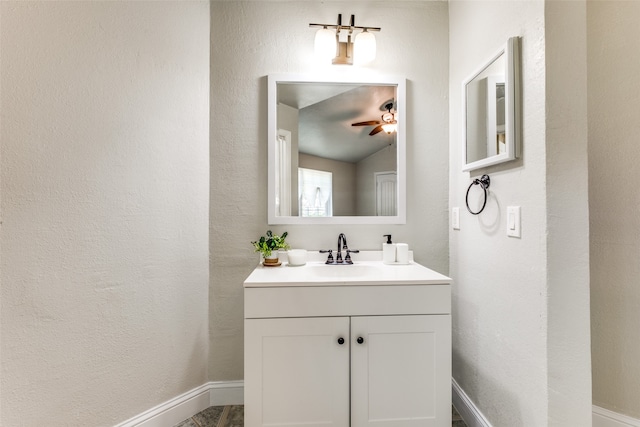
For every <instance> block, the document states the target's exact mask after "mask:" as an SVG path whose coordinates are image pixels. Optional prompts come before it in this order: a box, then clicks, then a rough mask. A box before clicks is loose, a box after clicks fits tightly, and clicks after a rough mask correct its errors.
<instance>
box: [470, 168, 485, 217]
mask: <svg viewBox="0 0 640 427" xmlns="http://www.w3.org/2000/svg"><path fill="white" fill-rule="evenodd" d="M490 184H491V179H490V178H489V175H482V176H481V177H480V178H476V179H474V180H473V181H472V182H471V184H469V188H467V196H466V197H465V201H466V203H467V210H468V211H469V213H470V214H471V215H478V214H479V213H480V212H482V211H483V210H484V207H485V206H486V205H487V188H489V185H490ZM474 185H480V186H481V187H482V189H483V190H484V202H483V203H482V207H481V208H480V210H479V211H478V212H473V211H472V210H471V208H470V207H469V190H471V187H473V186H474Z"/></svg>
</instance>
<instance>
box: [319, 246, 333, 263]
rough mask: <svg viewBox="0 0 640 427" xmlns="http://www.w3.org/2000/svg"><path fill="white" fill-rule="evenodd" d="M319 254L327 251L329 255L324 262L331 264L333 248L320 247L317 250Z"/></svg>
mask: <svg viewBox="0 0 640 427" xmlns="http://www.w3.org/2000/svg"><path fill="white" fill-rule="evenodd" d="M319 252H320V253H321V254H326V253H328V254H329V256H328V257H327V261H326V262H325V264H333V250H332V249H320V251H319Z"/></svg>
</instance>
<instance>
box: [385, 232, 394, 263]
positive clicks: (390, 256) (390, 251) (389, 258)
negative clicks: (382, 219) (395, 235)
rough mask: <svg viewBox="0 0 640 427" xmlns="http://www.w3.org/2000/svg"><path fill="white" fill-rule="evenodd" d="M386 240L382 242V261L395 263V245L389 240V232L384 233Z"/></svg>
mask: <svg viewBox="0 0 640 427" xmlns="http://www.w3.org/2000/svg"><path fill="white" fill-rule="evenodd" d="M384 237H386V238H387V242H386V243H383V244H382V263H383V264H395V262H396V245H395V244H394V243H393V242H392V241H391V234H385V235H384Z"/></svg>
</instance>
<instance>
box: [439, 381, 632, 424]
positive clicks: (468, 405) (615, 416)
mask: <svg viewBox="0 0 640 427" xmlns="http://www.w3.org/2000/svg"><path fill="white" fill-rule="evenodd" d="M451 391H452V393H451V398H452V401H453V406H455V407H456V410H457V411H458V413H459V414H460V416H461V417H462V419H463V420H464V422H465V424H467V426H468V427H491V424H490V423H489V421H487V419H486V418H485V417H484V415H482V412H480V410H479V409H478V408H477V407H476V405H475V404H474V403H473V401H472V400H471V399H470V398H469V396H467V394H466V393H465V392H464V390H462V388H460V386H459V385H458V383H457V382H456V380H454V379H453V378H451ZM592 427H640V420H639V419H636V418H631V417H629V416H627V415H622V414H619V413H617V412H613V411H610V410H608V409H604V408H601V407H599V406H596V405H593V424H592Z"/></svg>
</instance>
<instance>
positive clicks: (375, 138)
mask: <svg viewBox="0 0 640 427" xmlns="http://www.w3.org/2000/svg"><path fill="white" fill-rule="evenodd" d="M268 103H269V105H268V132H269V135H268V144H269V150H268V156H269V161H268V222H269V224H404V223H405V222H406V214H405V203H406V202H405V194H406V190H405V188H406V185H405V175H406V174H405V135H404V134H405V130H404V129H405V126H404V119H405V116H406V110H405V80H404V79H400V78H395V77H376V78H375V79H352V78H344V77H342V78H340V79H339V80H338V79H333V80H332V79H327V78H314V77H311V76H300V75H270V76H269V77H268Z"/></svg>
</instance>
